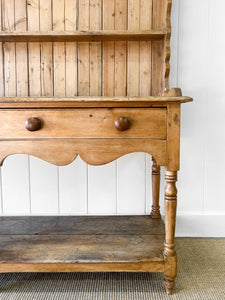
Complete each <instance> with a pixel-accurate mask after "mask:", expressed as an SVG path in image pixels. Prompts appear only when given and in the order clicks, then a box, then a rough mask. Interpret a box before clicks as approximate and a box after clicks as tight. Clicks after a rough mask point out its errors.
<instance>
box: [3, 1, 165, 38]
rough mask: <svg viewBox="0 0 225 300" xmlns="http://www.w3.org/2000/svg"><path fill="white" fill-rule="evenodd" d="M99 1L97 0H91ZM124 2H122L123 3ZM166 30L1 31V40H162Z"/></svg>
mask: <svg viewBox="0 0 225 300" xmlns="http://www.w3.org/2000/svg"><path fill="white" fill-rule="evenodd" d="M67 1H68V0H67ZM91 1H97V0H91ZM121 4H122V3H121ZM165 35H166V32H165V31H161V30H142V31H135V30H129V31H127V30H109V29H108V30H101V31H100V30H85V29H84V30H82V29H80V30H79V31H74V30H73V31H68V29H67V30H66V31H60V30H58V31H56V32H52V31H48V30H45V31H43V32H40V31H32V33H31V32H26V31H19V32H13V31H12V32H4V31H0V42H24V41H25V42H49V41H50V42H97V41H102V42H103V41H124V40H125V41H140V40H142V41H146V40H161V39H163V38H164V37H165Z"/></svg>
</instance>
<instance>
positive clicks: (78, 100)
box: [0, 96, 193, 108]
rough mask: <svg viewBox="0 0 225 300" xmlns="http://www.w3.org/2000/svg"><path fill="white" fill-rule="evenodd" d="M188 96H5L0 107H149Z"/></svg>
mask: <svg viewBox="0 0 225 300" xmlns="http://www.w3.org/2000/svg"><path fill="white" fill-rule="evenodd" d="M192 101H193V99H192V98H190V97H175V96H172V97H171V96H165V97H152V96H151V97H101V96H100V97H85V96H84V97H82V96H79V97H73V98H70V97H62V98H60V97H51V98H47V97H30V98H28V97H7V98H0V107H4V108H7V107H8V108H16V107H21V108H23V107H31V108H32V107H38V108H40V107H49V108H53V107H59V108H63V107H96V108H100V107H151V106H155V107H158V106H164V107H167V104H170V103H186V102H192Z"/></svg>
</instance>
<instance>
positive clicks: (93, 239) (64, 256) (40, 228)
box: [0, 216, 164, 272]
mask: <svg viewBox="0 0 225 300" xmlns="http://www.w3.org/2000/svg"><path fill="white" fill-rule="evenodd" d="M163 242H164V224H163V222H162V221H161V220H157V219H156V220H153V219H151V218H150V217H149V216H121V217H117V216H114V217H105V216H104V217H61V216H60V217H1V218H0V244H1V252H0V272H9V271H11V272H12V271H13V272H22V271H23V270H24V269H25V270H26V272H29V271H52V270H53V271H57V270H58V271H60V272H62V271H91V270H92V268H93V267H95V270H99V271H120V270H128V271H135V270H136V271H145V272H147V271H155V272H163V271H164V257H163ZM53 263H54V264H53ZM22 264H25V266H24V265H22ZM96 264H97V265H98V266H97V269H96ZM9 266H10V267H9ZM57 266H58V269H57Z"/></svg>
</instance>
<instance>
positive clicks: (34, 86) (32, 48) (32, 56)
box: [27, 0, 42, 97]
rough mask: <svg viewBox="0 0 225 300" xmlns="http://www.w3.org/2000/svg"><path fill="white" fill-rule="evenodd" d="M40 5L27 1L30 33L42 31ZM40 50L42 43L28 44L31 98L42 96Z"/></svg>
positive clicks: (37, 2) (34, 0)
mask: <svg viewBox="0 0 225 300" xmlns="http://www.w3.org/2000/svg"><path fill="white" fill-rule="evenodd" d="M39 4H40V3H39V0H28V1H27V17H28V20H27V22H28V31H33V30H35V31H37V30H40V18H39ZM40 50H41V49H40V43H38V42H37V43H28V61H29V63H28V74H29V96H36V97H38V96H39V97H40V96H41V95H42V92H41V55H40V53H41V51H40Z"/></svg>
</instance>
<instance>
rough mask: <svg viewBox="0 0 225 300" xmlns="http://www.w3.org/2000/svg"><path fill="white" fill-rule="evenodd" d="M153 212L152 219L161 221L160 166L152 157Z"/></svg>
mask: <svg viewBox="0 0 225 300" xmlns="http://www.w3.org/2000/svg"><path fill="white" fill-rule="evenodd" d="M152 162H153V164H152V212H151V218H153V219H161V214H160V206H159V191H160V166H159V165H158V164H157V162H156V160H155V158H154V157H152Z"/></svg>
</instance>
